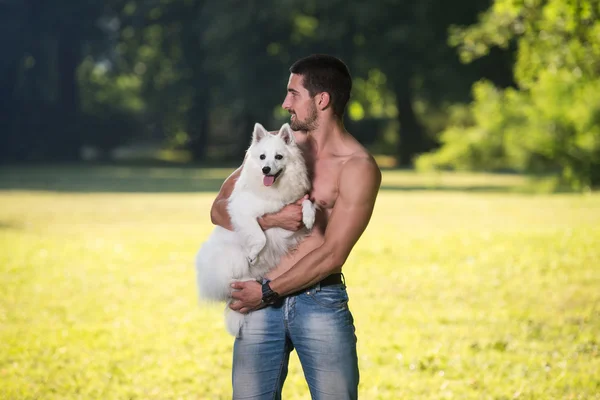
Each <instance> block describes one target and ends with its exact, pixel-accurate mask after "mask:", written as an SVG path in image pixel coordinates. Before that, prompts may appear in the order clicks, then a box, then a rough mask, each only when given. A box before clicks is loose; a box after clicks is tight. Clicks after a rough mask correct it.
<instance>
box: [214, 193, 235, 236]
mask: <svg viewBox="0 0 600 400" xmlns="http://www.w3.org/2000/svg"><path fill="white" fill-rule="evenodd" d="M210 220H211V222H212V223H213V224H214V225H219V226H221V227H223V228H225V229H228V230H230V231H232V230H233V225H232V224H231V217H230V216H229V213H228V212H227V200H220V201H218V202H216V203H215V204H214V205H213V207H212V209H211V210H210Z"/></svg>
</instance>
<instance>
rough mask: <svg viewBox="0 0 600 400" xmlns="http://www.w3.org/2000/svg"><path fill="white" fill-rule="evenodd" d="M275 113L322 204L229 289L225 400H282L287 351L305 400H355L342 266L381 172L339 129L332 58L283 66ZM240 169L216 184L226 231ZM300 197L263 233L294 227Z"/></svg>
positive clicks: (340, 96)
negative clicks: (288, 242)
mask: <svg viewBox="0 0 600 400" xmlns="http://www.w3.org/2000/svg"><path fill="white" fill-rule="evenodd" d="M290 72H291V75H290V78H289V82H288V85H287V96H286V97H285V100H284V102H283V105H282V107H283V108H284V109H286V110H287V111H288V112H289V113H290V114H291V120H290V126H291V128H292V129H293V130H294V131H296V132H295V135H296V140H297V142H298V143H299V145H300V146H301V147H302V148H303V151H304V153H305V157H306V158H307V163H308V165H309V168H310V169H311V172H312V185H313V188H312V192H311V193H310V194H309V196H310V198H311V200H313V201H314V202H315V203H316V205H317V206H318V207H319V208H320V212H319V213H318V215H317V220H316V222H315V226H314V227H313V230H312V232H311V234H310V235H309V236H308V237H307V238H306V239H305V240H304V241H303V242H302V243H300V245H299V246H298V248H297V249H296V250H295V251H294V252H293V253H292V254H290V255H289V256H286V257H285V258H283V259H282V261H281V262H280V264H279V265H278V266H277V267H276V268H275V269H274V270H273V271H272V272H271V273H269V275H268V276H267V277H266V279H265V281H264V283H263V284H262V285H261V283H259V282H254V281H250V282H239V283H235V284H233V285H232V287H233V288H234V289H236V290H235V291H234V292H233V297H234V299H235V301H234V302H233V303H232V304H231V306H230V307H231V308H232V309H234V310H237V311H240V312H242V313H245V314H246V319H245V322H244V326H243V327H242V330H241V333H240V335H239V337H238V338H236V340H235V344H234V350H233V397H234V399H235V398H244V399H273V398H281V390H282V387H283V382H284V380H285V378H286V375H287V368H288V359H289V354H290V352H291V351H292V350H293V349H294V348H295V349H296V351H297V352H298V357H299V359H300V362H301V364H302V368H303V370H304V374H305V378H306V380H307V383H308V386H309V388H310V392H311V396H312V398H313V399H336V400H339V399H356V398H357V397H358V382H359V372H358V359H357V354H356V336H355V333H354V332H355V331H354V320H353V317H352V314H351V312H350V310H349V308H348V295H347V292H346V286H345V281H344V279H343V275H342V274H341V271H342V266H343V264H344V262H345V261H346V258H347V257H348V255H349V254H350V251H351V250H352V248H353V246H354V245H355V243H356V242H357V241H358V239H359V238H360V236H361V235H362V233H363V231H364V230H365V228H366V227H367V224H368V223H369V220H370V218H371V214H372V212H373V208H374V205H375V199H376V197H377V193H378V191H379V186H380V184H381V172H380V170H379V168H378V166H377V164H376V162H375V160H374V159H373V157H372V156H371V155H370V154H369V153H368V152H367V150H366V149H365V148H364V147H363V146H361V145H360V143H359V142H358V141H357V140H356V139H354V137H352V136H351V135H350V134H349V133H348V132H347V131H346V130H345V128H344V125H343V115H344V111H345V108H346V105H347V103H348V100H349V98H350V91H351V88H352V79H351V77H350V73H349V71H348V69H347V67H346V65H345V64H344V63H343V62H342V61H340V60H338V59H337V58H335V57H331V56H326V55H312V56H309V57H306V58H304V59H301V60H299V61H297V62H296V63H294V64H293V65H292V66H291V67H290ZM239 172H240V169H238V170H237V171H235V172H234V173H233V174H232V175H231V176H230V177H229V178H227V180H226V181H225V182H224V183H223V186H222V188H221V191H220V192H219V195H218V196H217V198H216V200H215V202H214V204H213V207H212V210H211V219H212V221H213V223H215V224H218V225H221V226H223V227H225V228H228V229H232V228H231V222H230V219H229V216H228V214H227V209H226V204H227V198H228V196H229V195H230V194H231V191H232V190H233V185H234V183H235V180H236V179H237V177H238V176H239ZM300 204H301V200H300V201H299V202H298V203H296V204H293V205H289V206H287V207H285V208H284V209H283V210H282V211H280V212H278V213H276V214H270V215H264V216H263V217H261V218H259V223H260V225H261V227H262V228H263V229H268V228H271V227H275V226H278V227H281V228H284V229H290V230H297V229H300V228H301V226H302V222H301V221H302V210H301V206H300Z"/></svg>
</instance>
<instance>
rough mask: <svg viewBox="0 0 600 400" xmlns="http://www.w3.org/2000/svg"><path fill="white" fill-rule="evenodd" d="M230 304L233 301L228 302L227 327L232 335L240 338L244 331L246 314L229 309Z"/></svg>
mask: <svg viewBox="0 0 600 400" xmlns="http://www.w3.org/2000/svg"><path fill="white" fill-rule="evenodd" d="M229 303H231V300H230V301H228V302H227V305H226V306H225V326H226V327H227V332H229V334H230V335H232V336H235V337H237V338H239V337H240V334H241V331H242V325H244V314H242V313H239V312H237V311H233V310H232V309H231V308H229Z"/></svg>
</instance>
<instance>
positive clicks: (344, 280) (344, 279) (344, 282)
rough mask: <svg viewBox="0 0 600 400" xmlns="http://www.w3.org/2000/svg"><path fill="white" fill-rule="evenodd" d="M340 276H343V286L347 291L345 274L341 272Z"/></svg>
mask: <svg viewBox="0 0 600 400" xmlns="http://www.w3.org/2000/svg"><path fill="white" fill-rule="evenodd" d="M340 275H341V276H342V285H343V286H344V289H346V277H345V276H344V273H343V272H340Z"/></svg>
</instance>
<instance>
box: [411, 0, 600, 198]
mask: <svg viewBox="0 0 600 400" xmlns="http://www.w3.org/2000/svg"><path fill="white" fill-rule="evenodd" d="M599 7H600V2H599V1H598V0H550V1H541V0H532V1H525V2H523V1H517V0H496V2H495V3H494V5H493V6H492V7H491V8H490V9H489V10H488V11H487V12H486V13H485V14H484V15H483V16H482V17H481V20H480V21H479V23H478V24H476V25H474V26H471V27H467V28H460V29H459V28H455V29H454V31H453V34H452V35H451V41H452V43H453V44H455V45H457V46H458V47H459V51H460V54H461V57H462V58H463V59H464V60H465V61H467V62H468V61H470V60H472V59H474V58H476V57H481V56H485V54H486V53H487V52H488V51H489V49H490V48H491V47H492V46H508V45H509V43H510V41H515V42H516V43H517V46H518V52H517V59H516V63H515V67H514V74H515V79H516V82H517V87H516V88H508V89H504V90H501V89H497V88H495V87H494V86H493V85H492V84H490V83H489V82H481V83H478V84H477V85H475V86H474V88H473V91H474V98H475V99H474V101H473V103H472V104H471V105H470V107H469V109H468V114H470V115H469V116H468V117H466V118H465V117H464V115H463V118H458V117H456V119H455V120H454V121H453V124H451V126H449V127H448V129H447V130H445V132H443V134H442V136H441V141H442V143H443V146H442V147H441V148H440V150H439V151H437V152H435V153H433V154H429V155H425V156H423V157H421V159H420V160H419V165H420V166H421V167H422V168H427V167H437V168H470V169H497V168H505V169H515V170H519V171H527V172H552V171H560V173H561V176H562V178H563V180H564V181H565V182H567V183H569V184H570V185H571V186H572V187H574V188H577V189H587V188H591V187H592V186H595V185H598V184H600V19H599V18H598V16H599V15H600V14H599V13H600V8H599ZM463 111H464V110H463ZM463 114H464V112H463Z"/></svg>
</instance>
